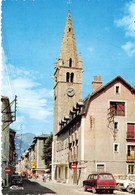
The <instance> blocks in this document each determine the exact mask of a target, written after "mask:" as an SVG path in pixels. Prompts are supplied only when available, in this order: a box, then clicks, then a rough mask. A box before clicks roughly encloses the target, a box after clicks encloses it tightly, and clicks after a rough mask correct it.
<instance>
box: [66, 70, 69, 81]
mask: <svg viewBox="0 0 135 195" xmlns="http://www.w3.org/2000/svg"><path fill="white" fill-rule="evenodd" d="M66 82H69V72H67V74H66Z"/></svg>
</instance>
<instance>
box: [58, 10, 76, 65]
mask: <svg viewBox="0 0 135 195" xmlns="http://www.w3.org/2000/svg"><path fill="white" fill-rule="evenodd" d="M70 58H71V59H72V60H73V64H74V66H76V64H77V60H78V57H77V50H76V44H75V38H74V33H73V27H72V20H71V14H70V11H68V16H67V20H66V25H65V29H64V34H63V40H62V44H61V50H60V55H59V59H61V60H62V61H63V63H64V66H68V63H69V59H70Z"/></svg>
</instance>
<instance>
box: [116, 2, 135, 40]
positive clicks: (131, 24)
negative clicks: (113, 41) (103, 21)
mask: <svg viewBox="0 0 135 195" xmlns="http://www.w3.org/2000/svg"><path fill="white" fill-rule="evenodd" d="M126 10H127V14H126V15H125V16H124V17H123V18H122V19H119V20H115V21H114V22H115V24H116V25H117V26H118V27H123V28H124V31H125V35H126V36H130V37H135V1H131V2H130V3H128V4H126Z"/></svg>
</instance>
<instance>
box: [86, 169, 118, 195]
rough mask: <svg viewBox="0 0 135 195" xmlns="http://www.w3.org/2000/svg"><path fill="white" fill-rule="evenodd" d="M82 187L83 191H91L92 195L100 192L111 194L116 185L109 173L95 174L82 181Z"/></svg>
mask: <svg viewBox="0 0 135 195" xmlns="http://www.w3.org/2000/svg"><path fill="white" fill-rule="evenodd" d="M83 186H84V190H85V191H87V190H92V191H93V193H95V192H100V191H105V192H110V193H113V191H114V190H115V189H116V186H117V184H116V181H115V179H114V177H113V175H112V174H111V173H95V174H90V175H89V176H88V178H87V180H85V181H83Z"/></svg>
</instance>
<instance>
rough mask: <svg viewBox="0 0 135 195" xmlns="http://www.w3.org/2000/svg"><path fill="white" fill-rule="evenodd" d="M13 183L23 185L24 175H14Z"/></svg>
mask: <svg viewBox="0 0 135 195" xmlns="http://www.w3.org/2000/svg"><path fill="white" fill-rule="evenodd" d="M11 184H12V185H22V177H21V176H20V175H13V176H12V179H11Z"/></svg>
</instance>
